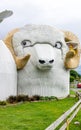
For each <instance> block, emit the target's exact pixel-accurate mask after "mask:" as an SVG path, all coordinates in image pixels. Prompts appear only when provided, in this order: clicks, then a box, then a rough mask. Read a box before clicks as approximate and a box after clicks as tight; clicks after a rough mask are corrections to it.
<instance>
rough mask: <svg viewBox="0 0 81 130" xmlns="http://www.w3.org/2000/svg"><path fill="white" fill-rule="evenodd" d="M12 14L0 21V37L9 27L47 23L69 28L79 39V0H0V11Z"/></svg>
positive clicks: (80, 17) (80, 36) (80, 18)
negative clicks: (9, 11) (10, 11)
mask: <svg viewBox="0 0 81 130" xmlns="http://www.w3.org/2000/svg"><path fill="white" fill-rule="evenodd" d="M5 9H8V10H12V11H13V15H12V16H11V17H9V18H7V19H5V20H4V21H3V22H2V23H0V39H2V38H4V36H5V35H6V34H7V32H9V31H10V30H11V29H13V28H16V27H22V26H24V25H26V24H47V25H52V26H55V27H57V28H59V29H65V30H70V31H72V32H74V33H75V34H77V35H78V37H79V39H80V41H81V0H0V12H1V11H3V10H5Z"/></svg>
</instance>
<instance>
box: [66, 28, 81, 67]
mask: <svg viewBox="0 0 81 130" xmlns="http://www.w3.org/2000/svg"><path fill="white" fill-rule="evenodd" d="M64 34H65V42H66V44H67V46H68V47H69V51H68V52H67V53H66V56H65V61H64V66H65V68H67V69H74V68H76V67H78V65H79V61H80V47H79V40H78V38H77V36H76V35H75V34H73V33H72V32H69V31H64Z"/></svg>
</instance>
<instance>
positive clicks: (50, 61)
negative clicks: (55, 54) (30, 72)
mask: <svg viewBox="0 0 81 130" xmlns="http://www.w3.org/2000/svg"><path fill="white" fill-rule="evenodd" d="M53 62H54V59H52V60H49V61H48V63H50V64H52V63H53ZM39 63H40V64H44V63H47V61H45V60H39Z"/></svg>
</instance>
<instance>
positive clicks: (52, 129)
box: [45, 99, 81, 130]
mask: <svg viewBox="0 0 81 130" xmlns="http://www.w3.org/2000/svg"><path fill="white" fill-rule="evenodd" d="M80 108H81V99H80V100H79V101H78V102H77V103H76V104H75V105H74V106H73V107H71V108H70V109H69V110H68V111H66V112H65V113H64V114H63V115H62V116H60V117H59V118H58V119H57V120H56V121H55V122H53V123H52V124H51V125H50V126H48V127H47V128H46V129H45V130H55V129H56V128H57V127H58V126H59V125H60V124H61V123H62V122H63V121H65V120H66V122H65V123H64V124H63V125H62V126H61V127H60V128H59V130H65V129H66V128H67V130H69V123H70V122H71V121H72V119H73V118H74V117H75V115H76V114H77V112H78V111H79V110H80ZM70 114H71V116H70V117H69V118H68V116H69V115H70ZM67 118H68V119H67Z"/></svg>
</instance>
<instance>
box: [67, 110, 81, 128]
mask: <svg viewBox="0 0 81 130" xmlns="http://www.w3.org/2000/svg"><path fill="white" fill-rule="evenodd" d="M75 122H79V123H80V124H74V123H75ZM70 130H81V109H80V111H79V112H78V114H77V115H76V116H75V118H74V119H73V120H72V122H71V123H70Z"/></svg>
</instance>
